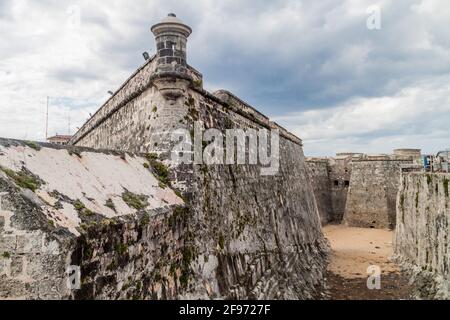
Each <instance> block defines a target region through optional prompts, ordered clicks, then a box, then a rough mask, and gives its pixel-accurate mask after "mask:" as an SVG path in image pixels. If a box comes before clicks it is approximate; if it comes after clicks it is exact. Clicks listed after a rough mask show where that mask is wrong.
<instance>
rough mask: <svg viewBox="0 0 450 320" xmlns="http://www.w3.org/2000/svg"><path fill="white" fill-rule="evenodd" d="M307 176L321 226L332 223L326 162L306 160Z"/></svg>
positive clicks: (331, 206) (330, 196)
mask: <svg viewBox="0 0 450 320" xmlns="http://www.w3.org/2000/svg"><path fill="white" fill-rule="evenodd" d="M306 167H307V169H308V176H309V179H310V182H311V185H312V187H313V191H314V196H315V198H316V202H317V208H318V210H319V215H320V220H321V222H322V225H326V224H327V223H328V222H330V221H332V220H333V218H334V215H333V205H332V195H331V184H330V179H329V176H328V161H327V160H308V161H307V162H306Z"/></svg>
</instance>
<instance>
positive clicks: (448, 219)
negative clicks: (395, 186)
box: [394, 173, 450, 299]
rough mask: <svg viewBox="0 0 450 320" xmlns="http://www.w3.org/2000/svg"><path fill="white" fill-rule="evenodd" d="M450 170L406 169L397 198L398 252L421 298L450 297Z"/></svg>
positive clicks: (396, 251) (396, 241)
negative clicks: (426, 172)
mask: <svg viewBox="0 0 450 320" xmlns="http://www.w3.org/2000/svg"><path fill="white" fill-rule="evenodd" d="M449 180H450V174H437V173H435V174H425V173H406V174H404V175H403V177H402V179H401V185H400V188H399V189H400V190H399V194H398V198H397V227H396V230H395V243H394V247H395V254H396V256H397V258H398V259H399V261H400V262H401V263H402V264H403V266H404V267H405V268H406V269H407V270H409V271H410V273H411V275H412V277H413V283H414V285H415V288H416V293H417V295H418V296H419V297H421V298H434V299H436V298H439V299H449V298H450V271H449V270H450V261H449V257H450V246H449V225H450V196H449Z"/></svg>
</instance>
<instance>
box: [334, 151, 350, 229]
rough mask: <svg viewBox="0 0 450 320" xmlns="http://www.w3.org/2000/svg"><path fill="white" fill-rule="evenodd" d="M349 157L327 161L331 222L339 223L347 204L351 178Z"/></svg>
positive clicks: (339, 157)
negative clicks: (331, 212)
mask: <svg viewBox="0 0 450 320" xmlns="http://www.w3.org/2000/svg"><path fill="white" fill-rule="evenodd" d="M351 160H352V158H351V156H343V157H342V156H338V157H336V158H334V159H333V158H332V159H330V160H329V165H328V172H329V174H328V175H329V179H330V190H331V205H332V208H333V215H332V217H331V219H330V220H331V221H333V222H337V223H341V222H342V219H343V217H344V212H345V206H346V204H347V194H348V188H349V185H350V177H351V165H350V164H351Z"/></svg>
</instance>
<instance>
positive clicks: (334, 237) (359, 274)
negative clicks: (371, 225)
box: [323, 225, 411, 300]
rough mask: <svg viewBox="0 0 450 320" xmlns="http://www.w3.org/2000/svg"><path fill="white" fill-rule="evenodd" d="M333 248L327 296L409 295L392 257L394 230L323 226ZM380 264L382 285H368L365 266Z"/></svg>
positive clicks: (400, 296)
mask: <svg viewBox="0 0 450 320" xmlns="http://www.w3.org/2000/svg"><path fill="white" fill-rule="evenodd" d="M323 232H324V234H325V236H326V237H327V238H328V240H329V241H330V244H331V248H332V255H331V262H330V265H329V267H328V274H327V287H328V290H327V293H326V296H325V297H326V298H327V299H332V300H380V299H389V300H392V299H395V300H396V299H409V298H410V291H411V288H410V286H409V284H408V279H407V277H406V276H405V275H403V274H402V273H401V272H400V270H399V268H398V266H397V265H396V264H395V263H394V262H392V261H391V259H390V258H391V256H392V255H393V248H392V239H393V232H392V231H389V230H378V229H362V228H349V227H346V226H342V225H330V226H326V227H324V230H323ZM372 265H376V266H379V267H380V268H381V272H382V275H381V289H380V290H369V289H368V288H367V279H368V277H369V276H370V274H368V270H367V269H368V267H369V266H372Z"/></svg>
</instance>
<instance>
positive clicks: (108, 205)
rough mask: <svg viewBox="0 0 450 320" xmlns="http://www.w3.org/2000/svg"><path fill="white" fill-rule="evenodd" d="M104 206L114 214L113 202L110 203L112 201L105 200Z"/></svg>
mask: <svg viewBox="0 0 450 320" xmlns="http://www.w3.org/2000/svg"><path fill="white" fill-rule="evenodd" d="M105 206H106V207H107V208H110V209H111V210H112V211H114V212H116V206H115V205H114V202H113V201H112V199H108V200H106V203H105Z"/></svg>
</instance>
